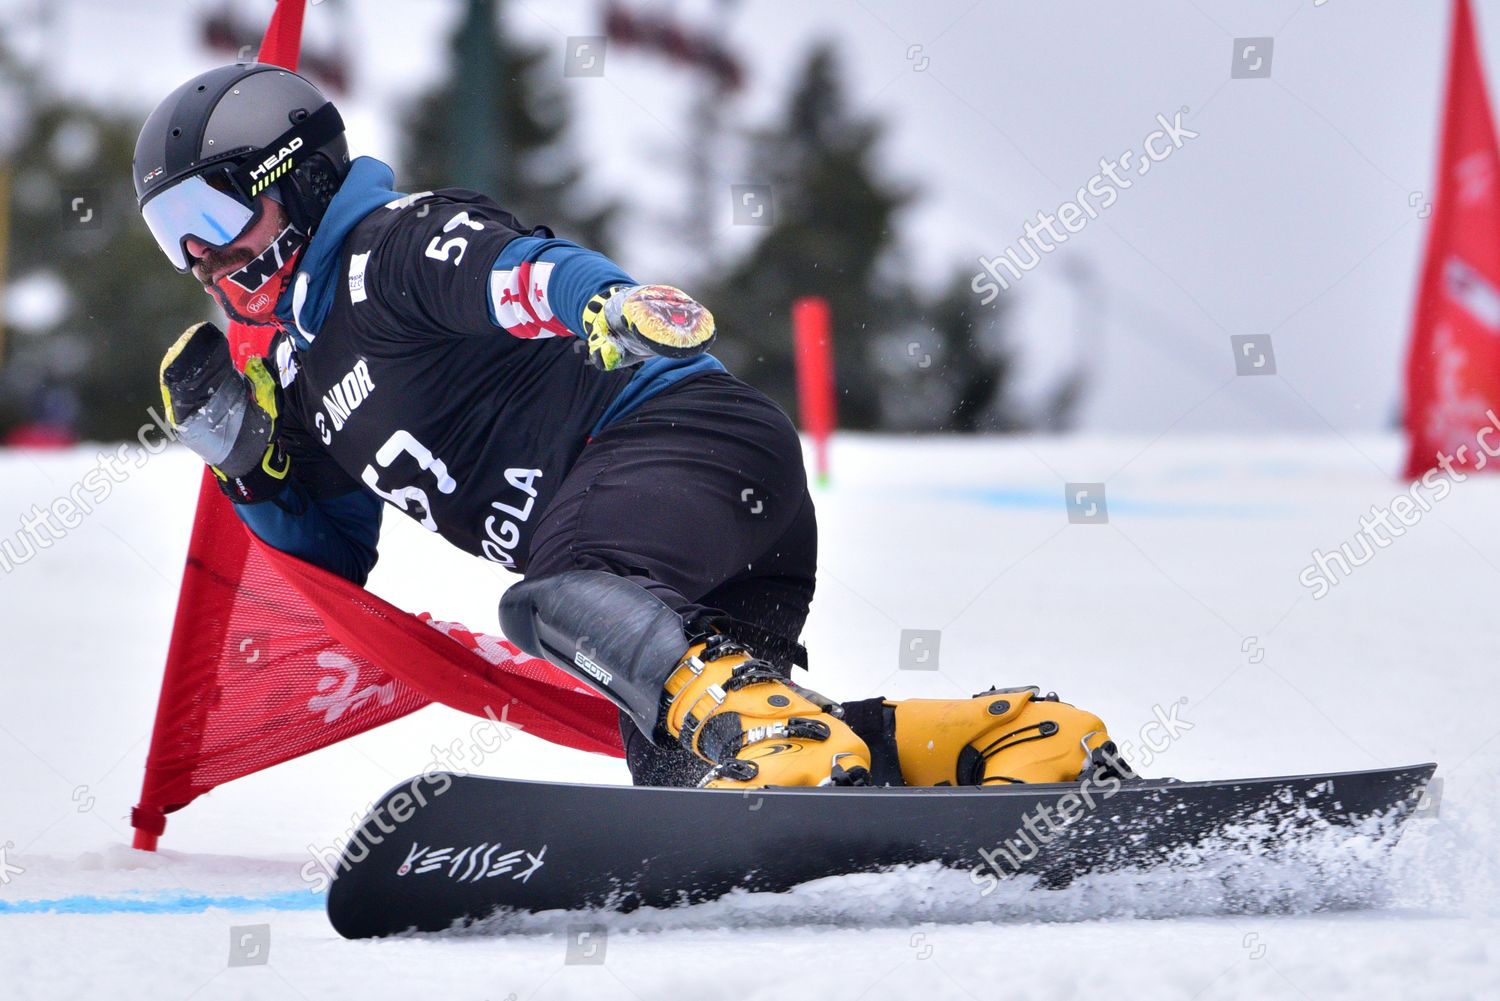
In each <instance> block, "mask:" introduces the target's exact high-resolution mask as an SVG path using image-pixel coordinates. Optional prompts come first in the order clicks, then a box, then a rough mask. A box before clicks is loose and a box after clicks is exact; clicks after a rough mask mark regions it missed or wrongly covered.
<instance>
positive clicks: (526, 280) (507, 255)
mask: <svg viewBox="0 0 1500 1001" xmlns="http://www.w3.org/2000/svg"><path fill="white" fill-rule="evenodd" d="M493 270H494V272H495V273H496V275H497V277H498V278H499V280H498V281H491V282H490V283H489V289H490V315H491V316H492V317H493V319H494V321H495V323H497V324H499V325H500V326H502V327H504V328H505V329H507V330H509V331H510V332H511V333H513V334H515V335H516V336H518V337H533V336H536V334H535V333H534V332H533V331H535V329H536V327H535V325H536V324H537V323H538V322H540V324H541V326H542V327H543V328H544V329H546V328H547V324H548V323H549V322H550V323H554V324H555V323H561V325H562V326H563V327H565V328H567V332H568V333H571V334H573V335H575V336H583V335H584V333H585V331H584V329H583V307H584V306H585V305H587V304H588V301H589V300H590V299H592V298H593V297H594V296H596V295H598V294H599V293H600V292H602V291H604V290H605V289H607V288H609V287H611V286H614V285H635V284H638V283H637V282H636V280H635V279H634V278H632V277H630V276H629V275H628V274H626V273H625V271H624V269H623V268H621V267H620V266H619V265H618V264H616V263H615V262H614V261H611V260H610V259H609V258H608V257H605V256H604V255H603V254H600V253H597V252H595V251H592V250H585V249H584V248H583V247H580V246H578V245H577V244H576V243H569V242H568V241H567V240H557V239H552V238H547V237H540V236H522V237H517V238H516V239H514V240H511V241H510V242H509V243H507V244H506V245H505V246H504V248H502V249H501V251H500V256H499V257H498V258H497V259H496V261H495V264H494V269H493ZM497 295H498V296H499V297H500V300H499V301H496V296H497ZM553 332H554V333H561V331H553Z"/></svg>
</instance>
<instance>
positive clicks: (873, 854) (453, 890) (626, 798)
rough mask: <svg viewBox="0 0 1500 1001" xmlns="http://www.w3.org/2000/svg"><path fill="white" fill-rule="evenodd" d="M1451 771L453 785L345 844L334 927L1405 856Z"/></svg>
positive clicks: (430, 927)
mask: <svg viewBox="0 0 1500 1001" xmlns="http://www.w3.org/2000/svg"><path fill="white" fill-rule="evenodd" d="M1435 767H1436V766H1435V765H1432V764H1425V765H1412V766H1409V767H1406V768H1390V769H1381V770H1375V771H1364V772H1339V773H1333V774H1324V775H1296V776H1286V777H1281V778H1257V779H1236V780H1230V781H1223V782H1176V781H1173V780H1171V779H1134V780H1128V781H1124V782H1121V781H1120V780H1117V779H1106V780H1103V781H1101V782H1090V783H1085V784H1083V785H1079V784H1058V785H1017V786H1007V787H1004V788H998V789H997V788H987V789H980V788H972V787H957V788H955V787H940V788H890V787H881V788H856V789H848V788H838V789H776V790H753V791H749V792H734V791H726V790H710V789H658V788H636V787H631V786H598V785H563V784H558V783H551V782H522V781H514V780H510V779H494V778H480V777H473V776H468V777H462V776H457V775H450V774H447V773H438V774H436V775H432V776H430V777H429V778H425V779H424V778H421V777H418V778H415V779H412V780H411V781H410V782H407V783H404V784H402V785H399V786H397V787H396V788H395V789H392V790H391V791H390V792H388V793H387V794H386V795H385V796H384V797H383V798H382V799H381V801H380V802H379V803H378V804H377V805H376V806H375V808H374V809H373V810H371V812H370V814H369V815H368V816H367V817H366V818H365V819H364V821H363V824H362V826H361V828H360V830H359V831H358V832H356V834H355V835H354V837H353V838H352V839H351V840H350V843H349V844H348V845H347V846H346V847H345V849H344V855H343V858H342V859H341V862H340V869H339V872H338V874H337V875H336V878H335V879H334V881H333V885H332V887H331V888H330V890H329V893H328V916H329V919H330V920H331V921H332V922H333V926H334V928H335V929H336V930H337V931H338V932H339V934H341V935H343V936H345V937H347V938H365V937H369V936H375V935H389V934H393V933H396V932H401V931H406V930H409V929H417V930H419V931H439V930H443V929H446V928H449V927H451V926H452V925H453V924H454V922H456V921H461V920H465V919H475V918H483V917H486V916H488V915H490V914H492V913H494V912H495V911H497V910H499V909H515V910H520V911H544V910H554V909H564V910H572V909H578V908H610V909H615V910H622V911H625V910H632V909H634V908H636V907H639V906H641V905H649V906H656V907H664V906H671V905H674V904H679V903H688V902H695V901H700V900H707V899H711V898H714V897H718V896H721V895H722V894H724V893H726V892H728V891H729V890H731V889H734V888H736V887H743V888H746V889H750V890H767V891H781V890H787V889H790V888H791V887H793V886H796V885H797V884H799V883H804V882H807V881H808V880H812V879H818V878H820V877H824V876H831V875H837V874H843V873H852V872H867V871H873V870H880V869H885V868H889V867H892V866H896V865H901V864H906V863H920V862H931V861H937V862H940V863H942V864H943V865H945V866H951V867H955V868H961V869H969V870H973V876H972V878H973V879H974V880H975V881H976V885H978V884H979V883H980V882H983V881H987V880H991V879H993V878H997V877H999V876H1001V875H1004V876H1009V875H1010V874H1012V873H1013V872H1020V873H1023V874H1028V875H1037V876H1040V877H1042V881H1043V883H1044V885H1054V886H1055V885H1062V884H1065V883H1066V882H1067V881H1068V880H1070V879H1072V878H1073V877H1075V876H1078V875H1080V874H1084V873H1089V872H1099V871H1107V870H1114V869H1120V868H1125V867H1150V866H1153V865H1159V864H1162V863H1166V862H1171V861H1172V860H1173V859H1174V857H1176V856H1178V855H1180V853H1181V852H1183V851H1184V850H1189V849H1193V848H1194V847H1196V846H1203V845H1206V844H1208V845H1211V844H1216V843H1222V844H1227V845H1229V846H1231V848H1230V850H1235V851H1237V850H1243V851H1247V852H1249V851H1257V852H1267V851H1269V852H1275V851H1277V850H1278V849H1279V848H1282V847H1285V846H1286V845H1288V844H1289V843H1293V842H1295V841H1297V840H1298V839H1299V838H1301V837H1303V836H1308V837H1316V836H1319V832H1323V833H1326V832H1328V831H1329V830H1330V828H1345V827H1350V826H1353V825H1355V824H1357V823H1366V824H1374V825H1375V826H1376V827H1377V828H1379V831H1380V836H1381V837H1382V838H1383V839H1384V843H1387V844H1394V843H1395V840H1396V837H1397V836H1399V833H1400V827H1401V825H1402V824H1403V823H1404V822H1405V820H1406V818H1407V817H1408V816H1409V815H1410V813H1411V812H1412V810H1413V809H1414V808H1415V806H1416V804H1417V802H1418V800H1419V798H1420V796H1421V794H1422V791H1423V789H1424V788H1425V787H1426V784H1427V780H1428V779H1429V778H1431V777H1432V773H1433V769H1434V768H1435ZM1070 796H1071V797H1073V798H1072V799H1071V800H1070V799H1069V797H1070ZM424 803H425V805H423V804H424ZM1060 809H1061V810H1062V811H1063V812H1061V813H1060V812H1059V810H1060ZM1043 811H1046V812H1045V814H1044V813H1043ZM1049 818H1050V819H1049ZM1028 819H1029V820H1030V824H1029V827H1028V825H1027V821H1028ZM1064 821H1066V823H1064ZM1028 830H1029V831H1030V833H1029V834H1028V833H1027V832H1028ZM981 849H983V850H984V851H985V852H986V853H987V854H981ZM997 849H1002V850H1001V851H997Z"/></svg>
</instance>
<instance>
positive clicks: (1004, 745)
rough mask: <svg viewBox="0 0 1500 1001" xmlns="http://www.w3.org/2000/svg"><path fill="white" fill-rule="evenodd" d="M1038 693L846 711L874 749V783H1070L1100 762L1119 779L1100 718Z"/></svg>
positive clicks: (857, 706) (889, 703)
mask: <svg viewBox="0 0 1500 1001" xmlns="http://www.w3.org/2000/svg"><path fill="white" fill-rule="evenodd" d="M1039 695H1040V691H1039V689H1037V688H1035V687H1030V688H1003V689H991V690H990V691H988V692H982V693H980V694H979V695H976V696H974V697H973V698H970V699H903V700H900V701H894V700H889V699H881V700H874V699H871V700H867V701H866V702H863V703H846V704H845V710H846V714H847V718H848V719H849V720H850V722H851V723H853V725H854V728H855V730H856V732H858V733H859V734H860V735H862V736H863V737H864V738H865V740H867V741H868V742H869V746H870V747H871V748H872V749H873V750H874V752H875V758H876V759H877V760H876V764H875V767H874V781H875V782H877V783H879V782H891V783H893V784H903V783H904V784H905V785H912V786H940V785H1009V784H1013V783H1034V782H1076V781H1077V780H1078V779H1079V777H1080V776H1081V775H1083V774H1084V772H1085V771H1092V769H1093V768H1095V767H1098V766H1100V765H1103V766H1105V767H1112V768H1116V774H1121V773H1120V772H1119V771H1118V768H1121V767H1124V766H1122V765H1120V763H1119V761H1118V759H1117V758H1115V757H1114V755H1115V747H1114V744H1113V742H1111V741H1110V739H1109V733H1108V731H1106V730H1105V727H1104V723H1103V722H1102V721H1100V719H1099V717H1097V716H1095V715H1094V714H1093V713H1091V712H1087V711H1085V710H1083V709H1079V708H1077V707H1075V706H1071V705H1069V704H1068V703H1066V702H1060V701H1058V700H1057V696H1055V695H1052V696H1048V697H1047V698H1041V697H1039ZM892 759H894V761H892ZM898 767H899V774H896V772H897V768H898Z"/></svg>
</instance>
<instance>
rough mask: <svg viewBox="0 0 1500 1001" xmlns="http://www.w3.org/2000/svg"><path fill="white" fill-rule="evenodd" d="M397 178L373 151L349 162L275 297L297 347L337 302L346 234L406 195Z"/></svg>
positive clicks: (307, 341) (306, 341) (303, 348)
mask: <svg viewBox="0 0 1500 1001" xmlns="http://www.w3.org/2000/svg"><path fill="white" fill-rule="evenodd" d="M395 181H396V175H395V173H394V172H393V171H392V170H391V168H390V167H388V166H386V165H385V164H384V163H381V162H380V161H379V160H377V159H375V158H374V157H370V156H362V157H360V158H359V159H357V160H355V161H354V162H353V163H352V164H350V165H349V173H348V174H347V175H345V177H344V183H343V184H342V185H340V186H339V190H338V194H336V195H334V196H333V200H332V201H331V202H329V203H328V211H327V212H325V213H324V214H323V219H322V221H321V222H320V223H318V229H317V232H315V233H314V234H313V238H312V242H311V243H309V244H308V245H307V249H306V250H305V251H303V253H302V261H301V263H300V264H299V265H298V267H297V273H296V274H295V275H294V276H293V277H292V282H291V284H290V285H289V286H288V287H287V290H286V291H285V292H283V293H282V295H281V298H280V299H279V300H277V303H276V318H277V319H279V320H280V321H281V322H282V324H283V325H284V326H285V327H286V329H287V331H288V332H289V333H290V334H291V338H292V343H293V344H295V345H296V346H297V349H298V350H300V351H306V350H307V349H308V347H309V346H310V345H311V344H312V340H313V338H314V337H316V336H317V335H318V331H319V330H320V329H322V326H323V321H325V320H326V319H328V311H329V310H330V309H332V308H333V294H334V290H336V289H337V288H338V277H339V261H340V257H341V255H340V253H339V251H340V249H341V248H342V247H343V245H344V238H345V237H347V236H348V235H349V231H350V230H352V229H354V227H355V226H357V225H359V223H360V221H361V220H363V219H364V218H365V216H367V215H369V214H370V213H371V212H373V211H375V210H376V209H378V208H380V207H381V206H382V205H386V204H388V203H390V202H393V201H395V200H396V199H398V198H401V197H402V195H401V193H400V192H398V191H395V190H393V189H392V187H391V185H392V184H394V183H395Z"/></svg>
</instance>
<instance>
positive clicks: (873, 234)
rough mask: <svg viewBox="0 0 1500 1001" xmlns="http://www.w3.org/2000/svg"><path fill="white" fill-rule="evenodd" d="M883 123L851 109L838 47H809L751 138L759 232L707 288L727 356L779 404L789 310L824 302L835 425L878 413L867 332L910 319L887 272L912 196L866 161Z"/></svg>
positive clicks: (791, 382) (909, 301)
mask: <svg viewBox="0 0 1500 1001" xmlns="http://www.w3.org/2000/svg"><path fill="white" fill-rule="evenodd" d="M880 136H881V127H880V126H879V125H878V124H877V123H875V122H873V121H870V120H866V119H861V118H858V117H855V116H853V115H852V114H851V113H850V111H849V109H848V108H847V107H846V101H845V97H844V93H843V87H842V85H841V83H840V80H839V72H838V66H837V62H836V58H835V55H834V50H833V47H832V46H831V45H830V44H828V43H823V44H820V45H818V46H816V47H815V48H814V49H813V51H812V52H811V54H810V55H809V57H808V59H807V62H806V63H805V65H804V66H803V68H802V71H801V73H800V74H799V76H798V78H797V82H796V83H795V85H794V87H793V91H792V94H791V97H790V100H789V102H788V105H787V107H786V110H785V112H784V116H783V120H782V121H781V122H780V123H779V124H778V125H777V126H775V127H774V128H772V129H770V130H768V131H765V132H762V133H759V134H757V135H754V136H752V137H751V138H752V143H751V146H752V149H753V150H754V153H753V156H752V169H751V170H750V178H751V179H752V180H753V181H754V182H755V183H761V184H769V185H770V186H771V199H772V208H773V215H772V218H773V221H772V224H771V225H770V226H769V227H767V229H766V231H765V234H764V236H763V237H762V238H761V239H760V240H759V241H758V242H757V243H756V244H755V246H754V247H753V248H751V250H750V252H749V253H748V254H747V255H746V256H745V257H744V258H743V259H742V260H741V261H740V262H739V263H738V265H737V266H735V267H733V268H732V269H731V270H730V271H729V272H728V273H727V274H726V275H725V276H724V279H723V280H722V282H721V284H720V285H719V286H718V287H717V288H714V289H712V290H709V291H708V292H707V293H706V301H707V302H709V303H710V304H711V306H712V308H713V310H714V315H715V317H716V318H717V319H718V322H719V326H720V328H721V329H722V330H723V339H722V340H721V341H720V342H719V346H718V347H716V350H717V351H718V353H720V354H721V355H722V356H723V357H724V358H725V361H726V362H727V363H729V364H730V366H731V368H733V369H734V370H735V371H736V372H738V373H739V374H740V375H742V376H743V377H744V378H746V379H747V380H748V381H749V382H751V383H753V384H754V385H756V386H758V387H760V388H761V389H763V390H765V391H766V392H767V393H769V394H770V395H771V396H772V397H773V398H775V399H776V400H777V401H778V402H779V403H781V404H782V405H783V406H785V407H788V408H790V407H792V406H793V404H794V402H795V376H794V369H793V365H792V340H791V330H790V309H791V304H792V302H793V300H795V299H796V298H798V297H799V296H804V295H820V296H823V297H825V298H827V300H828V302H829V305H830V308H831V310H832V314H833V323H834V353H835V358H834V364H835V368H836V371H837V377H838V385H839V400H838V404H839V421H840V423H841V424H842V425H843V426H845V427H872V426H874V425H875V424H876V423H877V421H878V418H879V414H880V405H879V388H880V387H879V375H878V372H877V369H876V367H875V366H873V365H871V364H870V362H871V360H872V359H871V351H872V343H873V337H874V336H875V335H877V334H879V333H880V332H882V331H885V330H889V329H891V328H892V327H893V326H895V325H898V324H900V323H903V322H906V321H907V320H909V318H910V316H911V315H912V314H913V313H914V311H915V304H914V302H913V297H912V294H911V292H910V290H909V289H908V288H907V287H906V286H905V284H904V283H903V282H902V280H901V279H900V278H899V277H892V275H893V273H895V269H892V268H883V267H882V265H883V264H885V263H887V261H886V258H887V257H888V254H889V251H890V250H891V248H892V244H893V240H894V234H895V229H894V219H895V216H896V214H897V213H898V212H899V211H900V209H901V208H902V206H903V205H905V204H906V203H907V202H908V201H909V200H910V198H911V197H912V193H911V192H910V191H909V190H907V189H905V188H901V187H897V186H894V185H890V184H888V183H886V182H884V181H882V180H881V179H880V178H879V177H878V176H877V172H876V169H875V166H874V164H873V163H872V162H871V160H872V156H873V152H874V148H875V146H876V144H877V143H878V142H879V140H880Z"/></svg>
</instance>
